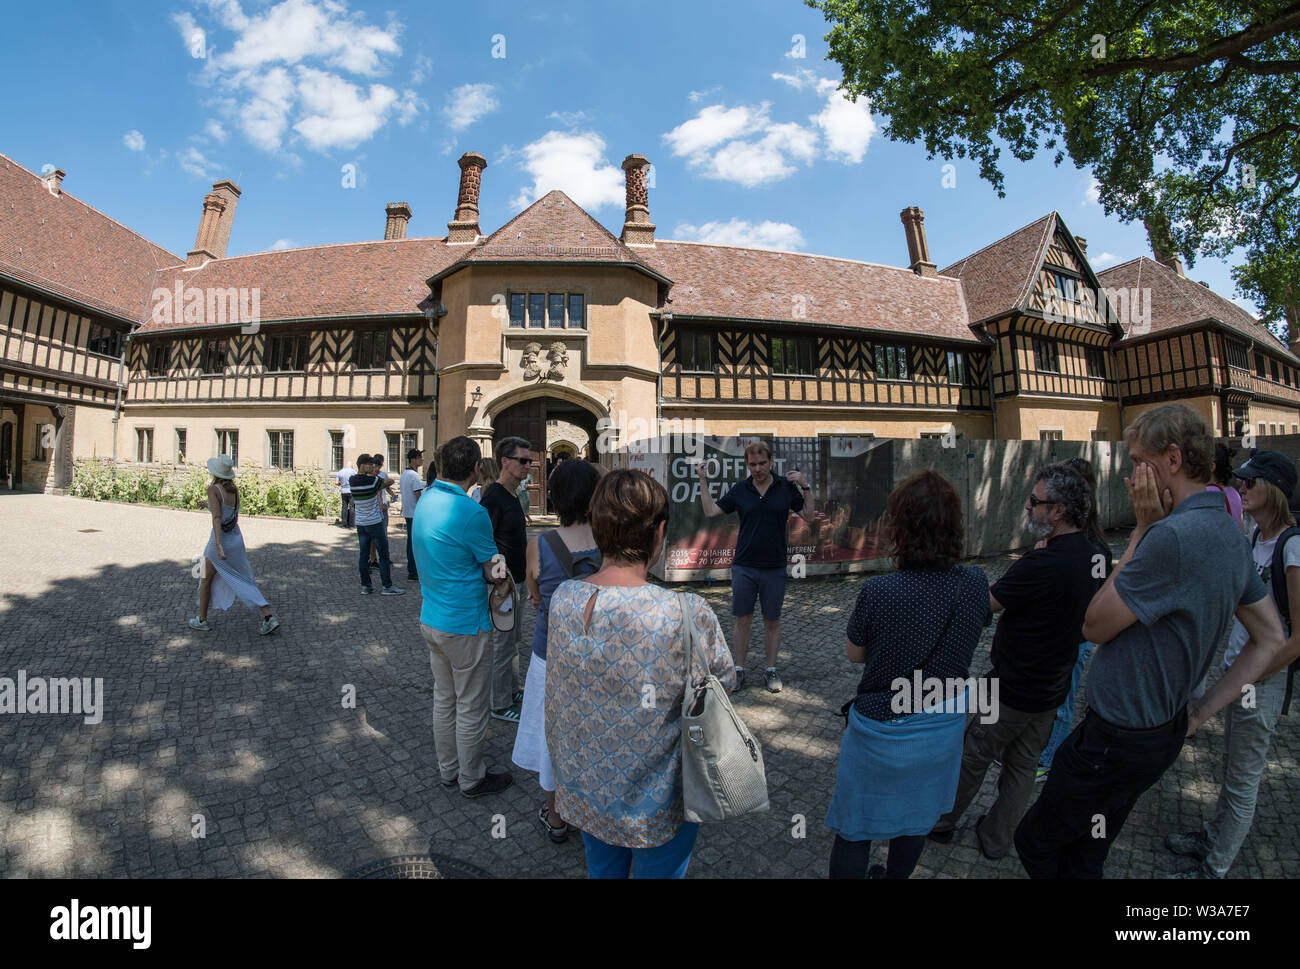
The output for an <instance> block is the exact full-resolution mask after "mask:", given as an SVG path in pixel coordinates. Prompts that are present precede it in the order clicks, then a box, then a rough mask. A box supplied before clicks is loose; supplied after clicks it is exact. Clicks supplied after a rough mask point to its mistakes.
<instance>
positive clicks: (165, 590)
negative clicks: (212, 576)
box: [0, 494, 1300, 878]
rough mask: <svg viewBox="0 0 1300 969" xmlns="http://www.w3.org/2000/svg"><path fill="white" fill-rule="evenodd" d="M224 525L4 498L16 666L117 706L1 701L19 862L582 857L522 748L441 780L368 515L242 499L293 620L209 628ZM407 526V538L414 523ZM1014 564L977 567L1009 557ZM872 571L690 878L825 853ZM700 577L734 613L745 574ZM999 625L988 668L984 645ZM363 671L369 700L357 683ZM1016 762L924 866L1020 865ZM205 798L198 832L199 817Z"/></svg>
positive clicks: (795, 631)
mask: <svg viewBox="0 0 1300 969" xmlns="http://www.w3.org/2000/svg"><path fill="white" fill-rule="evenodd" d="M208 522H209V519H208V518H207V516H206V515H204V514H200V513H196V512H182V511H172V510H165V509H154V508H146V507H138V506H129V505H117V504H99V503H95V502H90V501H86V500H81V499H75V498H56V497H47V496H40V495H22V494H19V495H10V494H4V495H0V535H3V536H4V539H3V540H4V545H3V548H2V549H0V656H2V657H3V660H2V662H0V675H3V676H9V677H16V675H17V672H18V670H20V669H21V670H26V671H27V674H28V675H29V676H37V675H40V676H47V677H53V676H72V675H76V676H88V677H102V678H103V680H104V712H103V722H102V723H99V724H98V725H87V724H85V723H83V719H82V718H81V717H77V716H71V715H69V716H56V715H36V714H31V715H26V716H10V715H6V716H3V717H0V845H3V846H4V847H3V856H0V875H4V876H7V877H14V876H113V877H121V876H147V875H156V876H164V877H168V876H323V877H333V876H339V875H342V874H344V873H346V872H348V871H350V870H352V869H355V868H358V867H360V866H362V865H364V864H367V863H369V862H373V861H376V860H378V859H381V858H385V857H389V856H394V855H401V854H412V853H424V852H433V853H435V854H438V855H442V856H444V857H448V858H451V859H455V860H457V861H460V862H464V863H469V864H472V865H476V866H478V867H479V868H482V869H485V870H486V871H488V872H490V873H491V874H493V875H495V876H498V877H508V876H524V877H537V876H567V877H580V876H582V875H583V874H585V866H584V864H583V853H582V843H581V839H580V838H578V837H573V838H571V839H570V840H569V842H568V843H567V844H565V845H560V846H554V845H552V844H550V843H549V841H547V839H546V838H545V836H544V834H543V832H542V829H541V827H540V826H539V824H538V822H537V820H536V810H537V807H538V805H539V804H540V803H541V795H540V793H539V791H538V788H537V784H536V781H535V779H534V778H533V777H532V775H529V774H525V773H524V772H522V771H518V770H516V771H515V778H516V783H515V784H514V786H513V787H511V788H510V789H509V790H508V791H506V792H505V793H504V794H503V795H500V796H497V797H493V798H484V799H481V800H476V801H468V800H465V799H464V798H462V797H460V796H459V795H458V794H456V793H455V792H452V793H450V794H449V793H447V792H446V791H444V790H443V788H442V787H441V786H440V785H439V784H438V774H437V767H436V763H435V758H434V752H433V742H432V737H431V732H430V710H431V704H432V677H431V673H430V671H429V663H428V659H427V654H426V650H425V646H424V645H423V642H422V640H421V637H420V634H419V631H418V628H417V616H418V612H419V608H420V597H419V595H418V594H416V590H415V589H414V588H411V589H410V590H409V591H410V592H411V593H412V594H409V595H407V596H405V597H403V598H390V597H381V596H378V595H374V596H370V597H364V598H363V597H362V596H361V595H360V590H359V582H358V578H357V574H356V539H355V536H354V534H353V533H350V532H348V531H345V530H343V529H341V528H337V527H333V526H330V525H326V524H323V523H316V522H295V521H284V520H276V519H260V518H246V519H244V521H243V523H242V524H243V529H244V533H245V537H246V540H247V543H248V549H249V553H250V558H251V561H252V563H253V568H254V571H255V572H256V574H257V576H258V578H259V581H260V583H261V587H262V590H263V592H264V594H265V595H266V596H267V597H268V598H269V599H270V601H271V603H272V605H273V607H274V609H275V612H276V614H277V615H278V616H279V617H280V618H281V619H282V620H283V622H284V625H283V626H282V627H281V629H280V631H279V632H278V633H277V634H275V635H274V636H272V637H266V638H264V637H261V636H259V635H258V634H257V620H256V617H255V616H254V615H253V614H251V613H249V612H247V611H245V610H244V609H243V608H242V607H241V606H238V605H236V606H235V607H234V608H233V609H232V610H231V611H230V612H229V613H224V614H223V613H214V614H213V617H212V620H211V621H212V625H213V631H212V632H210V633H206V634H205V633H199V632H195V631H193V630H191V629H189V628H188V626H187V625H186V619H187V618H188V617H189V616H191V615H194V614H195V612H196V611H197V610H196V608H195V605H194V602H195V590H196V585H197V583H196V579H195V577H194V576H192V574H191V569H192V567H193V563H194V561H195V559H196V557H197V556H198V555H199V554H200V553H201V551H202V548H203V546H204V544H205V542H206V540H207V534H208V528H209V524H208ZM391 540H392V545H393V548H394V553H395V558H397V559H399V560H403V559H404V555H405V552H404V542H403V541H402V537H401V535H400V532H399V531H398V530H397V529H394V530H393V532H392V533H391ZM1119 540H1120V539H1119V537H1118V536H1117V543H1118V541H1119ZM1010 561H1011V559H1010V557H1003V558H999V559H991V560H986V561H984V562H983V563H981V564H982V565H983V567H984V568H985V570H986V571H987V572H988V573H989V575H990V576H995V575H997V574H1000V573H1001V572H1002V571H1003V570H1004V569H1005V568H1006V567H1007V565H1008V564H1009V563H1010ZM403 567H404V562H403V564H402V565H399V566H398V567H397V569H396V570H395V571H396V574H397V575H398V576H402V575H404V572H403V571H402V570H403ZM861 581H862V580H861V578H829V579H822V578H809V579H806V580H803V581H792V582H791V583H790V586H789V592H788V593H787V597H786V606H785V623H784V631H785V637H784V640H785V641H784V645H783V648H782V654H781V662H780V668H781V672H782V675H783V676H784V678H785V691H784V692H783V693H781V694H779V695H772V694H769V693H767V692H766V691H765V690H764V689H763V688H762V687H761V685H760V686H758V687H751V688H750V689H749V690H748V691H746V692H745V693H743V694H741V695H740V696H739V698H738V702H737V707H738V709H739V710H740V712H741V714H742V716H744V718H745V720H746V722H747V723H748V724H749V725H750V727H751V728H752V729H753V731H754V733H755V734H756V735H757V736H758V738H759V740H760V741H761V742H762V744H763V746H764V752H765V757H766V762H767V768H768V783H769V787H770V794H771V803H772V811H771V812H770V813H768V814H765V815H761V816H757V817H753V818H749V819H746V820H743V821H739V822H733V823H729V824H721V825H706V826H705V827H704V828H703V829H702V832H701V835H700V840H699V843H698V847H697V849H696V853H695V858H694V860H693V862H692V865H691V875H692V877H755V876H759V877H823V876H824V875H825V873H826V866H827V858H828V857H829V853H830V842H831V834H830V832H829V831H827V829H826V828H825V827H823V824H822V822H823V820H824V818H825V815H826V809H827V806H828V804H829V801H830V796H831V792H832V788H833V786H834V778H835V765H836V758H837V754H838V749H839V742H840V735H841V732H842V723H843V721H842V720H840V719H839V717H838V716H837V713H836V711H838V709H839V706H840V704H841V703H842V702H843V701H844V700H845V699H847V698H848V697H849V696H850V695H851V694H852V692H853V690H854V688H855V687H856V685H857V677H858V672H857V671H858V669H860V668H858V667H854V666H852V665H851V664H850V663H849V662H848V661H847V660H846V659H845V658H844V652H843V642H844V632H845V626H846V623H847V618H848V616H847V610H848V609H849V608H850V607H851V605H852V602H853V599H854V596H855V592H856V588H857V586H858V585H859V584H860V582H861ZM696 588H697V590H698V591H700V592H702V593H703V595H704V596H705V597H706V598H707V599H708V601H709V602H710V603H711V604H712V605H713V607H714V608H715V609H716V610H717V611H718V613H719V616H720V618H721V619H722V621H723V628H724V629H726V630H727V631H728V634H729V633H730V628H731V627H730V617H729V615H728V611H729V606H730V597H729V589H728V588H726V587H725V586H723V585H721V584H719V583H713V584H703V585H700V586H697V587H696ZM524 612H525V623H524V628H523V642H524V643H528V642H530V640H531V630H532V619H531V615H530V613H531V609H528V608H525V610H524ZM760 635H761V634H760V633H756V634H755V642H754V644H753V648H754V649H761V640H760V639H759V636H760ZM990 637H991V630H990V631H989V632H987V633H986V635H985V640H984V643H983V644H982V646H981V647H980V649H979V650H978V651H977V653H976V661H975V664H974V666H975V670H974V671H975V672H977V673H978V672H983V671H984V670H985V669H986V668H987V667H988V652H987V646H988V642H989V640H990ZM524 659H525V661H526V655H525V657H524ZM348 685H351V686H353V687H355V690H356V697H357V703H356V708H355V709H349V708H346V707H344V705H343V702H342V697H343V695H344V690H345V688H346V686H348ZM1297 721H1300V717H1297V716H1292V717H1289V718H1284V719H1283V723H1282V725H1281V727H1280V728H1279V730H1278V733H1277V735H1276V737H1275V738H1274V742H1273V748H1272V752H1271V754H1270V765H1269V772H1268V775H1267V777H1266V778H1265V781H1264V784H1263V789H1262V791H1261V794H1260V801H1259V808H1258V812H1257V814H1256V818H1255V825H1254V829H1253V831H1252V833H1251V835H1250V837H1249V839H1248V840H1247V842H1246V845H1245V847H1244V849H1243V850H1242V852H1241V855H1240V856H1239V858H1238V860H1237V864H1236V866H1235V867H1234V868H1233V870H1232V873H1231V876H1230V877H1234V878H1258V877H1262V876H1263V877H1297V876H1300V854H1298V850H1300V806H1298V805H1297V802H1296V800H1295V799H1294V797H1293V795H1294V794H1295V793H1296V791H1297V788H1298V787H1300V783H1298V782H1297V778H1298V777H1300V775H1298V773H1297V755H1298V754H1300V729H1298V725H1297ZM513 739H514V728H513V727H510V726H508V725H506V724H503V723H500V722H497V721H492V723H491V727H490V731H489V738H488V759H489V762H490V763H497V764H508V762H509V758H510V748H511V745H512V743H513ZM1222 749H1223V727H1222V720H1221V719H1218V718H1216V719H1215V720H1213V721H1211V723H1210V724H1209V725H1207V727H1206V728H1204V729H1203V730H1202V732H1201V736H1200V737H1199V738H1198V739H1197V740H1196V742H1195V743H1194V744H1189V745H1187V746H1186V747H1184V749H1183V752H1182V753H1181V755H1180V756H1179V759H1178V761H1177V763H1176V764H1175V765H1174V767H1173V768H1172V769H1171V770H1169V771H1168V772H1167V773H1166V774H1165V776H1164V777H1163V778H1162V779H1161V780H1160V782H1159V783H1158V784H1157V785H1156V786H1155V787H1154V788H1153V789H1152V790H1151V791H1149V792H1148V793H1147V794H1146V795H1145V796H1144V797H1143V798H1142V800H1141V801H1140V802H1139V804H1138V806H1137V808H1136V809H1135V810H1134V811H1133V813H1132V815H1131V816H1130V819H1129V821H1128V824H1127V825H1126V827H1125V829H1124V832H1123V834H1122V835H1121V837H1120V839H1119V841H1118V842H1117V844H1116V845H1115V847H1114V849H1113V850H1112V851H1111V854H1110V861H1109V865H1108V869H1107V872H1108V875H1110V876H1111V877H1130V878H1138V877H1152V876H1155V877H1159V876H1161V875H1164V874H1166V873H1169V872H1171V871H1173V870H1174V858H1173V856H1171V855H1170V854H1169V853H1168V852H1166V851H1165V850H1164V849H1163V847H1162V845H1161V842H1162V840H1163V838H1164V835H1165V834H1166V833H1167V832H1169V831H1172V830H1187V829H1191V828H1193V827H1195V826H1197V825H1198V824H1199V822H1200V821H1201V819H1202V818H1204V817H1205V816H1206V815H1207V813H1208V812H1209V811H1210V810H1212V808H1213V805H1214V799H1215V797H1216V796H1217V791H1218V783H1217V779H1218V773H1219V763H1220V758H1221V756H1222ZM995 781H996V770H994V771H991V772H990V775H989V777H988V778H987V779H986V780H985V784H984V788H983V789H982V791H981V793H980V795H979V797H978V799H977V800H976V802H975V803H974V804H973V805H972V807H971V808H970V810H969V811H968V812H967V816H966V818H965V819H964V820H963V823H962V826H961V827H960V828H959V831H958V836H957V838H955V839H954V841H953V842H952V844H950V845H946V846H940V845H936V844H933V843H931V844H929V845H927V847H926V849H925V854H924V855H923V856H922V858H921V863H920V866H919V868H918V869H917V877H938V878H1021V877H1024V874H1023V871H1022V869H1021V867H1020V865H1019V863H1018V862H1017V861H1016V860H1015V858H1014V857H1011V858H1006V859H1003V860H1002V861H1000V862H989V861H986V860H984V859H983V858H982V857H981V856H980V855H979V852H978V850H977V849H976V847H975V843H974V836H973V833H972V831H971V825H972V824H973V822H974V819H975V818H977V817H979V815H980V814H981V813H983V810H984V809H985V808H987V806H988V804H989V803H990V802H991V800H992V793H993V785H994V783H995ZM196 815H202V823H203V824H205V825H206V833H205V836H204V837H202V838H197V837H193V836H192V835H193V832H194V830H195V827H196V824H198V823H199V819H198V818H196ZM494 833H495V834H497V835H504V836H503V837H494V836H493V835H494ZM799 834H803V835H805V836H803V837H799V836H797V835H799ZM877 851H878V853H883V852H881V851H880V849H877Z"/></svg>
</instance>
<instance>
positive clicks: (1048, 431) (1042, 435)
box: [1038, 427, 1065, 441]
mask: <svg viewBox="0 0 1300 969" xmlns="http://www.w3.org/2000/svg"><path fill="white" fill-rule="evenodd" d="M1038 439H1039V440H1040V441H1064V440H1065V430H1064V429H1063V428H1060V427H1046V428H1039V431H1038Z"/></svg>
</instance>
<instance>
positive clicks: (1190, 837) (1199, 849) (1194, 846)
mask: <svg viewBox="0 0 1300 969" xmlns="http://www.w3.org/2000/svg"><path fill="white" fill-rule="evenodd" d="M1165 847H1166V848H1168V849H1169V850H1170V851H1172V852H1173V853H1174V854H1176V855H1186V856H1187V857H1189V858H1199V859H1200V860H1202V861H1204V860H1205V856H1206V855H1208V854H1209V853H1210V839H1209V838H1207V837H1206V836H1205V831H1204V830H1198V831H1188V832H1187V833H1186V834H1171V835H1169V836H1168V837H1167V838H1165Z"/></svg>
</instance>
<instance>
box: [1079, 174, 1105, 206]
mask: <svg viewBox="0 0 1300 969" xmlns="http://www.w3.org/2000/svg"><path fill="white" fill-rule="evenodd" d="M1100 198H1101V182H1099V181H1097V179H1096V177H1095V176H1093V175H1089V176H1088V189H1087V191H1086V192H1084V194H1083V201H1082V202H1080V203H1079V205H1080V206H1081V207H1082V206H1087V205H1096V204H1097V200H1098V199H1100Z"/></svg>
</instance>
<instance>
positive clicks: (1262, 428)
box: [1259, 421, 1268, 437]
mask: <svg viewBox="0 0 1300 969" xmlns="http://www.w3.org/2000/svg"><path fill="white" fill-rule="evenodd" d="M1267 427H1268V425H1267V424H1265V423H1264V422H1263V421H1260V422H1259V436H1260V437H1264V436H1265V434H1266V433H1267V430H1266V429H1267Z"/></svg>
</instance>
